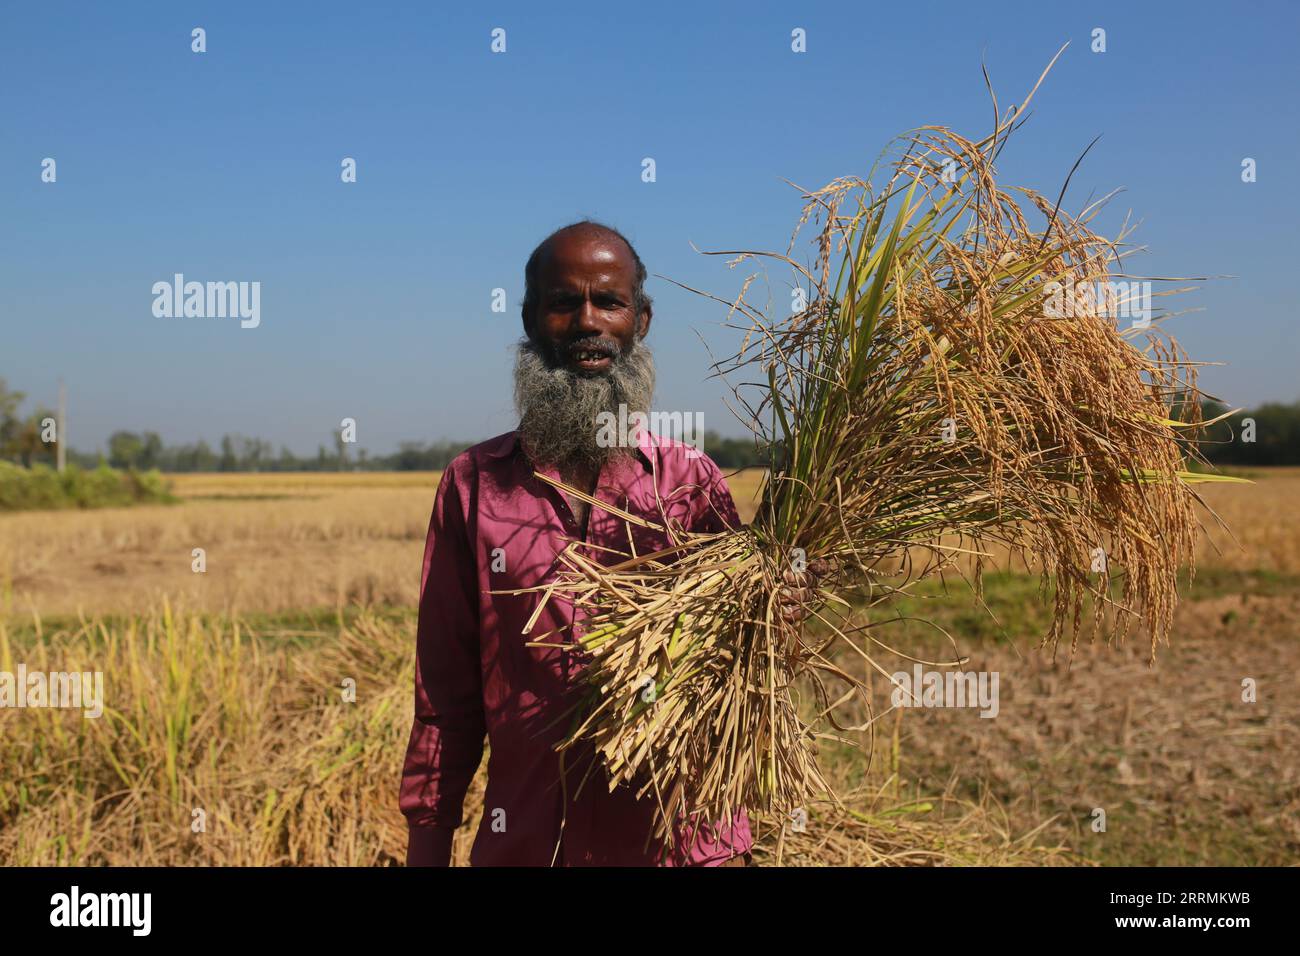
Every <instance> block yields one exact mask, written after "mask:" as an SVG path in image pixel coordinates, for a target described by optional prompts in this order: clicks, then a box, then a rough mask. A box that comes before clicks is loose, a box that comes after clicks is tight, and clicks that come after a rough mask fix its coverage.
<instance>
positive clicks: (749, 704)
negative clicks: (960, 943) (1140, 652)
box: [532, 67, 1228, 837]
mask: <svg viewBox="0 0 1300 956" xmlns="http://www.w3.org/2000/svg"><path fill="white" fill-rule="evenodd" d="M1049 68H1050V67H1049ZM1044 75H1046V73H1044ZM1039 82H1040V83H1041V82H1042V80H1041V78H1040V80H1039ZM1036 89H1037V86H1035V90H1036ZM1032 95H1033V91H1031V93H1030V97H1031V98H1032ZM1027 103H1028V98H1027V99H1026V101H1025V103H1023V104H1021V107H1020V109H1019V110H1014V109H1013V110H1011V111H1009V112H1008V113H1007V114H1006V115H1005V117H1004V118H1002V119H1001V120H1000V121H999V122H998V124H997V128H996V130H995V132H994V133H993V134H991V135H990V136H988V137H986V138H985V139H982V140H979V141H971V140H969V139H966V138H963V137H962V136H960V135H958V134H956V133H954V132H952V131H950V130H948V129H946V128H942V127H933V126H928V127H922V128H920V129H917V130H914V131H913V132H912V133H910V134H907V135H905V136H904V137H901V138H900V139H899V140H897V141H896V142H895V143H894V144H893V145H892V146H891V148H890V149H888V150H886V152H885V154H883V155H882V158H881V161H879V162H877V164H876V166H875V167H874V168H873V174H875V173H877V172H880V171H881V170H882V169H883V170H884V174H885V175H887V179H886V181H885V183H884V185H883V187H881V188H879V189H877V188H876V187H874V186H873V185H872V183H871V175H869V176H868V177H867V178H866V179H860V178H856V177H847V178H841V179H837V180H835V181H834V182H832V183H830V184H829V185H827V186H825V187H823V188H821V189H817V190H814V191H810V192H806V193H805V194H804V198H805V200H806V203H805V205H804V208H803V214H802V216H801V218H800V221H799V224H798V226H796V229H795V236H796V237H797V236H798V235H799V233H800V231H801V230H802V229H803V228H804V227H805V226H808V225H809V224H810V223H811V224H813V225H815V226H817V227H818V228H819V232H818V233H817V236H816V241H815V249H816V254H815V261H814V264H813V265H812V267H811V268H805V267H804V266H803V265H801V264H800V263H799V262H798V261H796V259H795V258H794V257H793V255H792V251H793V249H794V244H795V238H794V237H792V240H791V246H790V249H788V250H787V252H786V253H785V254H781V253H757V252H749V251H744V252H739V253H736V252H718V253H710V254H713V255H732V256H735V258H734V259H733V260H732V263H733V264H735V263H737V262H741V261H745V260H748V259H754V258H763V259H766V260H768V261H772V262H779V263H784V264H786V265H788V266H790V267H791V268H792V269H793V270H794V272H795V274H796V279H797V281H798V282H799V283H800V285H801V286H803V288H804V289H805V291H806V301H807V306H806V308H804V309H803V310H802V311H800V312H798V313H797V314H795V315H793V316H790V317H773V316H771V315H767V314H764V313H763V312H762V311H761V310H759V309H756V308H754V307H752V306H751V305H750V304H749V303H748V302H747V301H746V299H745V294H746V291H747V289H748V287H749V284H750V283H749V282H746V283H745V287H744V289H742V291H741V293H740V295H739V297H738V298H737V299H736V300H735V301H732V302H729V303H727V304H728V305H729V307H730V313H729V318H728V325H729V326H731V327H735V328H739V329H741V330H742V331H743V333H744V334H743V340H742V343H741V345H740V347H739V349H738V351H737V352H736V353H735V354H734V355H732V356H731V357H730V358H728V359H726V360H724V361H721V362H719V363H717V365H716V366H715V368H716V369H717V371H718V373H719V374H720V375H722V376H724V377H725V378H727V379H730V380H737V379H739V380H743V381H746V382H750V383H752V382H754V381H755V379H757V381H758V383H759V384H758V385H757V386H755V385H753V384H748V385H747V384H742V385H740V386H737V387H734V388H733V391H734V393H735V396H736V400H737V403H738V404H739V406H740V407H742V408H743V409H744V410H745V414H747V415H748V416H749V418H750V420H749V421H747V424H748V425H749V426H750V427H751V428H752V429H753V430H754V432H755V435H756V439H757V440H758V441H759V442H760V444H761V445H762V446H763V447H766V448H767V449H768V452H769V455H770V468H769V471H768V478H767V480H766V481H765V486H764V491H763V498H762V504H761V506H760V509H759V513H758V515H757V517H756V518H755V520H754V522H753V523H752V524H751V525H750V526H748V527H746V528H742V529H738V530H734V531H731V532H727V533H723V534H709V535H700V534H689V533H684V532H682V531H681V530H680V529H675V528H671V527H666V522H665V530H666V532H667V533H668V535H669V539H670V540H671V541H673V542H674V547H673V548H672V549H670V550H669V551H666V552H661V553H657V554H644V555H635V556H633V557H631V558H630V559H628V560H624V561H621V562H620V563H617V564H614V565H612V566H606V565H604V564H603V563H601V561H599V560H597V558H596V557H595V556H592V555H590V554H588V553H586V552H585V550H584V548H583V547H582V546H581V545H579V544H577V543H575V544H574V545H573V546H571V547H570V548H569V549H568V550H566V551H565V552H564V553H563V555H562V562H563V565H564V568H565V570H564V572H563V574H562V576H561V579H560V580H559V581H558V582H553V583H552V584H550V585H547V586H546V588H545V589H532V590H538V591H543V592H544V593H543V595H542V600H543V601H545V600H548V599H549V598H550V597H551V596H552V595H554V594H556V593H561V594H563V595H564V596H565V597H566V598H567V599H568V600H571V601H573V602H574V605H575V607H576V608H578V609H579V610H580V612H581V614H580V617H581V618H582V620H581V624H580V627H579V629H578V632H577V633H575V635H574V636H575V638H576V639H577V640H578V641H580V642H581V644H582V646H583V647H584V649H585V650H586V651H587V652H589V654H590V664H589V669H588V677H589V690H588V693H587V695H586V698H585V699H584V701H583V702H582V704H581V709H580V711H579V712H578V714H577V716H576V718H575V720H574V725H573V728H572V730H571V732H570V733H569V734H568V736H567V737H566V738H565V740H564V741H563V743H562V744H561V745H560V747H561V750H562V751H567V750H569V749H570V748H572V747H574V746H575V745H576V744H577V743H578V742H580V741H583V740H589V741H591V742H592V743H593V744H594V746H595V748H596V751H597V753H598V754H599V756H600V762H601V764H602V765H603V777H604V782H605V783H606V784H607V785H608V786H609V787H610V788H611V789H613V788H614V787H616V786H619V785H629V786H632V787H633V788H635V790H636V792H637V793H638V795H640V796H642V797H645V798H649V799H653V800H654V801H656V805H657V808H658V813H657V821H658V822H657V827H656V831H655V832H656V834H657V835H659V836H661V837H663V836H667V834H668V833H669V832H670V830H671V829H673V828H681V827H683V826H691V825H694V824H695V823H698V822H713V821H717V820H721V819H730V817H731V814H732V813H733V812H734V811H735V810H736V809H738V808H746V809H751V810H752V809H757V810H760V811H765V812H773V811H774V812H776V813H779V814H785V813H787V812H789V811H790V810H792V809H793V808H796V807H800V806H806V805H808V804H809V802H810V801H813V800H817V799H829V800H831V801H832V802H834V801H835V800H836V797H835V794H834V792H833V790H832V788H831V786H830V785H829V784H828V782H827V780H826V778H825V776H824V775H823V773H822V772H821V770H820V769H819V767H818V763H817V742H818V740H822V739H828V738H829V739H835V740H840V741H844V742H847V743H850V744H854V745H857V743H858V742H859V740H860V739H861V738H863V737H864V736H869V734H870V730H871V720H870V719H868V720H866V721H865V722H859V723H857V724H853V723H846V722H844V721H842V720H840V719H839V717H838V715H839V714H840V713H843V711H844V710H845V709H846V705H849V704H850V703H852V704H854V705H855V710H856V711H857V713H859V714H861V713H862V712H864V707H865V708H866V710H865V712H866V713H868V715H869V714H870V709H869V701H868V700H867V696H866V694H865V688H866V684H865V680H866V675H867V673H868V672H869V671H871V670H874V671H875V672H877V673H878V674H880V675H881V676H882V677H883V678H884V679H885V680H889V679H890V677H889V672H888V671H887V670H886V669H885V668H883V667H882V666H881V665H880V664H879V663H878V662H877V660H876V659H875V656H873V654H874V652H875V651H877V650H879V649H887V647H886V645H885V644H884V643H882V642H881V641H880V640H879V639H878V638H877V637H876V636H875V633H874V631H875V629H876V628H878V627H879V626H880V624H881V623H882V622H871V623H868V624H865V625H864V624H860V623H855V620H859V621H860V619H861V618H860V614H859V616H858V618H856V619H855V618H854V617H853V615H852V613H851V612H852V611H853V608H852V606H851V602H850V600H849V599H850V598H856V599H857V601H858V603H859V605H861V604H862V603H863V602H865V604H866V605H867V606H868V607H870V606H873V605H875V604H878V603H880V602H881V601H887V600H888V599H889V598H890V597H891V596H892V595H896V594H899V593H902V592H905V591H906V590H907V589H908V588H910V587H912V586H913V585H914V584H915V583H916V582H917V581H919V580H921V579H923V578H926V577H929V576H932V575H935V574H940V573H943V572H945V571H949V572H951V571H955V570H956V571H960V572H961V573H963V574H966V575H967V576H968V578H969V580H970V582H971V585H972V587H973V588H974V589H975V592H976V594H978V593H979V586H980V572H981V570H982V568H983V567H984V566H985V564H986V563H987V562H988V561H989V560H990V559H991V558H992V556H993V553H994V552H993V551H991V550H990V549H991V548H996V549H999V552H1000V553H1003V554H1006V555H1011V556H1016V557H1019V558H1020V559H1022V560H1024V561H1025V562H1026V565H1027V566H1028V565H1032V566H1034V567H1036V568H1037V569H1038V570H1039V571H1040V573H1041V579H1042V587H1043V592H1044V595H1045V597H1047V598H1048V599H1049V600H1050V601H1051V608H1052V619H1051V625H1050V628H1049V629H1048V632H1047V633H1046V634H1045V635H1044V636H1043V644H1044V645H1046V646H1050V647H1055V646H1056V645H1057V644H1058V642H1060V641H1061V640H1062V638H1064V637H1066V636H1068V637H1069V639H1070V648H1071V652H1073V650H1074V648H1075V646H1076V645H1077V642H1078V639H1079V637H1080V636H1081V634H1083V633H1085V632H1086V633H1088V635H1089V639H1090V640H1095V639H1097V638H1099V637H1100V638H1104V639H1106V640H1108V641H1109V640H1112V639H1116V638H1118V639H1123V637H1124V636H1125V635H1126V634H1127V633H1128V632H1129V630H1130V628H1131V627H1132V626H1133V625H1134V624H1135V623H1138V624H1140V625H1141V626H1143V627H1145V629H1146V631H1147V632H1148V634H1149V637H1150V641H1151V655H1152V658H1153V659H1154V656H1155V651H1156V648H1157V646H1158V644H1159V643H1160V642H1162V641H1167V639H1168V634H1169V630H1170V624H1171V619H1172V615H1173V611H1174V606H1175V602H1176V599H1177V574H1178V572H1179V569H1180V568H1181V567H1183V566H1186V565H1189V564H1190V563H1191V560H1192V555H1193V545H1194V542H1195V539H1196V534H1197V531H1198V520H1197V514H1196V506H1197V504H1198V502H1199V497H1198V495H1197V494H1196V491H1195V489H1194V488H1193V487H1192V485H1193V483H1195V482H1196V481H1202V480H1228V479H1222V478H1220V477H1219V476H1214V475H1209V474H1204V473H1197V472H1193V471H1191V470H1189V459H1191V458H1194V457H1195V447H1194V444H1192V443H1191V442H1190V440H1189V439H1190V438H1194V436H1195V435H1196V433H1197V429H1198V428H1199V427H1200V426H1202V425H1203V424H1206V423H1204V422H1201V420H1200V407H1201V403H1200V399H1201V394H1200V392H1199V391H1198V390H1197V385H1196V370H1197V365H1196V363H1193V362H1190V361H1189V360H1188V359H1187V358H1186V356H1185V355H1184V354H1183V353H1182V351H1181V350H1180V349H1179V347H1178V346H1177V344H1176V343H1175V342H1174V340H1173V339H1172V338H1170V337H1169V336H1168V335H1167V334H1165V333H1164V332H1163V330H1162V329H1161V328H1160V325H1159V323H1160V321H1161V319H1163V318H1167V317H1168V315H1169V313H1168V312H1167V311H1165V310H1159V309H1158V310H1155V312H1154V315H1153V316H1152V317H1151V321H1150V325H1149V327H1142V325H1143V324H1139V325H1137V326H1135V327H1131V328H1127V329H1120V328H1119V327H1118V325H1117V324H1116V323H1115V321H1114V320H1113V314H1112V313H1113V312H1114V306H1115V304H1116V303H1115V302H1114V301H1111V302H1109V303H1107V302H1105V301H1103V298H1104V297H1100V296H1090V295H1089V294H1088V292H1087V290H1094V289H1100V288H1107V289H1110V288H1115V287H1116V285H1114V283H1117V282H1122V281H1123V280H1125V279H1128V278H1132V277H1128V276H1126V274H1125V273H1124V272H1123V271H1122V266H1123V264H1124V263H1123V260H1124V259H1125V258H1127V256H1128V255H1129V253H1130V252H1131V251H1132V250H1131V249H1129V248H1128V247H1127V246H1126V243H1125V240H1126V237H1127V235H1128V230H1127V229H1125V230H1122V231H1121V234H1120V235H1118V236H1117V237H1114V238H1105V237H1103V236H1101V235H1098V234H1097V233H1095V232H1093V231H1092V229H1091V227H1090V223H1091V222H1092V220H1093V219H1094V217H1095V216H1096V215H1097V213H1098V211H1099V210H1100V209H1101V208H1102V202H1095V203H1092V204H1091V205H1089V206H1088V207H1087V208H1085V209H1084V210H1083V211H1082V212H1080V213H1078V214H1077V215H1071V214H1069V213H1067V212H1066V211H1065V210H1064V209H1062V208H1060V206H1059V202H1058V203H1053V202H1052V201H1049V200H1048V199H1047V198H1046V197H1044V196H1042V195H1040V194H1038V193H1036V192H1034V191H1033V190H1029V189H1015V190H1004V189H1002V188H1000V187H999V186H998V185H997V183H996V181H995V176H994V172H995V170H994V160H995V158H996V157H997V155H998V154H999V152H1000V151H1001V150H1002V148H1003V146H1004V145H1005V143H1006V141H1007V138H1008V136H1009V134H1010V133H1011V132H1012V131H1013V129H1014V128H1015V126H1016V125H1017V123H1018V121H1017V117H1018V116H1020V115H1022V114H1023V111H1024V106H1025V104H1027ZM995 104H996V101H995ZM995 109H996V105H995ZM1062 194H1063V193H1062ZM1031 216H1034V217H1036V218H1037V219H1041V221H1042V224H1041V225H1039V226H1034V225H1031V224H1030V219H1029V217H1031ZM1155 281H1182V280H1155ZM1119 287H1120V288H1126V287H1127V286H1124V285H1121V286H1119ZM1061 290H1065V291H1066V293H1067V295H1066V297H1065V298H1066V300H1067V301H1069V302H1070V304H1071V307H1070V308H1065V309H1062V308H1059V300H1060V292H1061ZM1081 290H1082V291H1081ZM691 291H698V290H691ZM1178 291H1182V290H1181V289H1178V288H1173V289H1169V290H1164V291H1161V292H1157V293H1156V294H1155V298H1157V299H1160V298H1163V297H1164V296H1167V295H1169V294H1172V293H1174V292H1178ZM702 294H703V293H702ZM1054 299H1055V300H1056V305H1055V306H1054ZM719 301H724V300H719ZM1120 304H1121V305H1122V304H1123V303H1120ZM1107 305H1109V306H1110V308H1109V309H1107V308H1105V306H1107ZM755 390H756V391H757V396H755V395H754V394H753V393H754V391H755ZM565 490H566V491H567V492H569V493H570V494H577V495H578V496H579V497H582V495H581V493H580V492H577V491H575V490H574V489H570V488H565ZM590 500H591V501H592V503H593V507H601V508H605V509H606V510H611V511H612V510H613V509H611V508H610V506H609V505H607V504H604V503H602V502H599V501H596V500H595V499H590ZM615 513H616V514H617V513H618V512H615ZM625 517H630V516H625ZM638 520H640V519H638ZM813 559H820V560H822V561H825V562H828V563H829V565H830V566H831V567H832V568H833V569H834V570H833V571H832V572H831V573H830V574H828V575H826V576H824V577H822V578H820V579H819V580H818V584H817V589H816V591H817V593H816V597H815V598H814V599H813V600H812V601H811V602H809V604H808V607H807V610H808V612H809V615H810V620H813V621H816V622H819V624H818V626H815V627H812V628H810V630H809V632H808V633H806V634H805V633H803V632H802V631H801V630H796V629H793V628H791V627H790V626H789V625H788V624H786V623H785V622H784V621H783V620H782V618H781V615H780V613H779V610H780V606H779V594H780V591H781V589H782V582H783V576H784V575H785V573H786V571H787V570H789V569H791V567H792V564H793V567H794V570H796V571H798V570H801V564H802V562H803V561H805V560H807V561H812V560H813ZM960 562H965V565H964V566H962V567H960V568H959V563H960ZM1085 611H1091V625H1088V624H1087V623H1085ZM536 643H545V642H544V641H536ZM845 660H850V661H858V662H860V667H859V666H855V667H854V668H853V670H854V671H856V672H850V670H849V669H848V667H847V665H846V664H845V663H844V662H845ZM953 663H956V664H959V663H961V662H960V661H955V662H946V666H951V664H953ZM940 666H945V665H943V664H941V665H940ZM591 779H592V771H590V770H589V771H588V773H587V774H585V775H584V778H583V779H582V780H581V781H579V782H578V785H579V786H581V785H588V784H589V783H590V782H591ZM566 786H567V787H569V788H570V789H572V787H573V784H571V783H568V782H566Z"/></svg>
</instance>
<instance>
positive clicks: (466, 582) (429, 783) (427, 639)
mask: <svg viewBox="0 0 1300 956" xmlns="http://www.w3.org/2000/svg"><path fill="white" fill-rule="evenodd" d="M458 464H463V463H457V462H453V463H452V464H451V465H450V466H448V468H447V469H446V471H444V472H443V475H442V481H441V483H440V484H439V485H438V492H437V495H436V496H435V498H434V505H433V514H432V516H431V517H430V519H429V532H428V535H427V537H426V539H425V545H424V567H423V570H422V572H421V576H420V610H419V623H418V625H417V630H416V665H415V720H414V721H413V723H412V725H411V736H410V741H409V743H408V744H407V748H406V759H405V762H404V764H403V767H402V785H401V791H400V795H399V801H398V802H399V805H400V807H401V811H402V813H403V814H405V816H406V819H407V823H408V824H409V825H410V826H411V827H453V828H454V827H458V826H460V825H461V823H462V822H463V818H462V810H463V805H464V802H465V791H466V790H468V789H469V785H470V781H471V780H473V778H474V773H475V772H476V771H477V770H478V765H479V762H480V761H481V760H482V759H483V737H484V734H485V733H486V725H485V722H484V716H483V690H482V671H481V664H480V654H479V610H478V608H479V594H478V575H477V571H476V564H475V561H474V549H473V548H472V547H471V545H470V542H469V536H468V533H467V531H466V527H467V520H466V513H465V509H464V497H465V496H464V495H463V494H462V491H461V487H460V484H459V483H458V480H457V479H458V472H457V465H458Z"/></svg>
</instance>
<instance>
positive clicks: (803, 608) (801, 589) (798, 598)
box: [777, 558, 831, 627]
mask: <svg viewBox="0 0 1300 956" xmlns="http://www.w3.org/2000/svg"><path fill="white" fill-rule="evenodd" d="M830 571H831V565H830V562H829V561H826V560H825V559H822V558H818V559H817V560H815V561H810V562H809V563H808V566H807V568H806V569H805V570H804V571H802V572H800V571H795V570H794V569H792V568H790V569H787V570H786V572H785V574H783V575H782V576H781V580H782V581H784V582H785V586H784V587H782V588H781V593H780V594H778V595H777V606H778V608H779V613H780V615H781V620H783V621H784V622H785V623H787V624H789V625H791V626H792V627H800V626H801V625H802V624H803V622H804V619H805V618H806V617H807V616H808V615H809V613H810V611H811V605H812V604H813V603H814V602H815V601H816V599H817V585H818V583H819V582H820V581H821V579H822V578H824V577H826V576H827V575H828V574H829V573H830Z"/></svg>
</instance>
